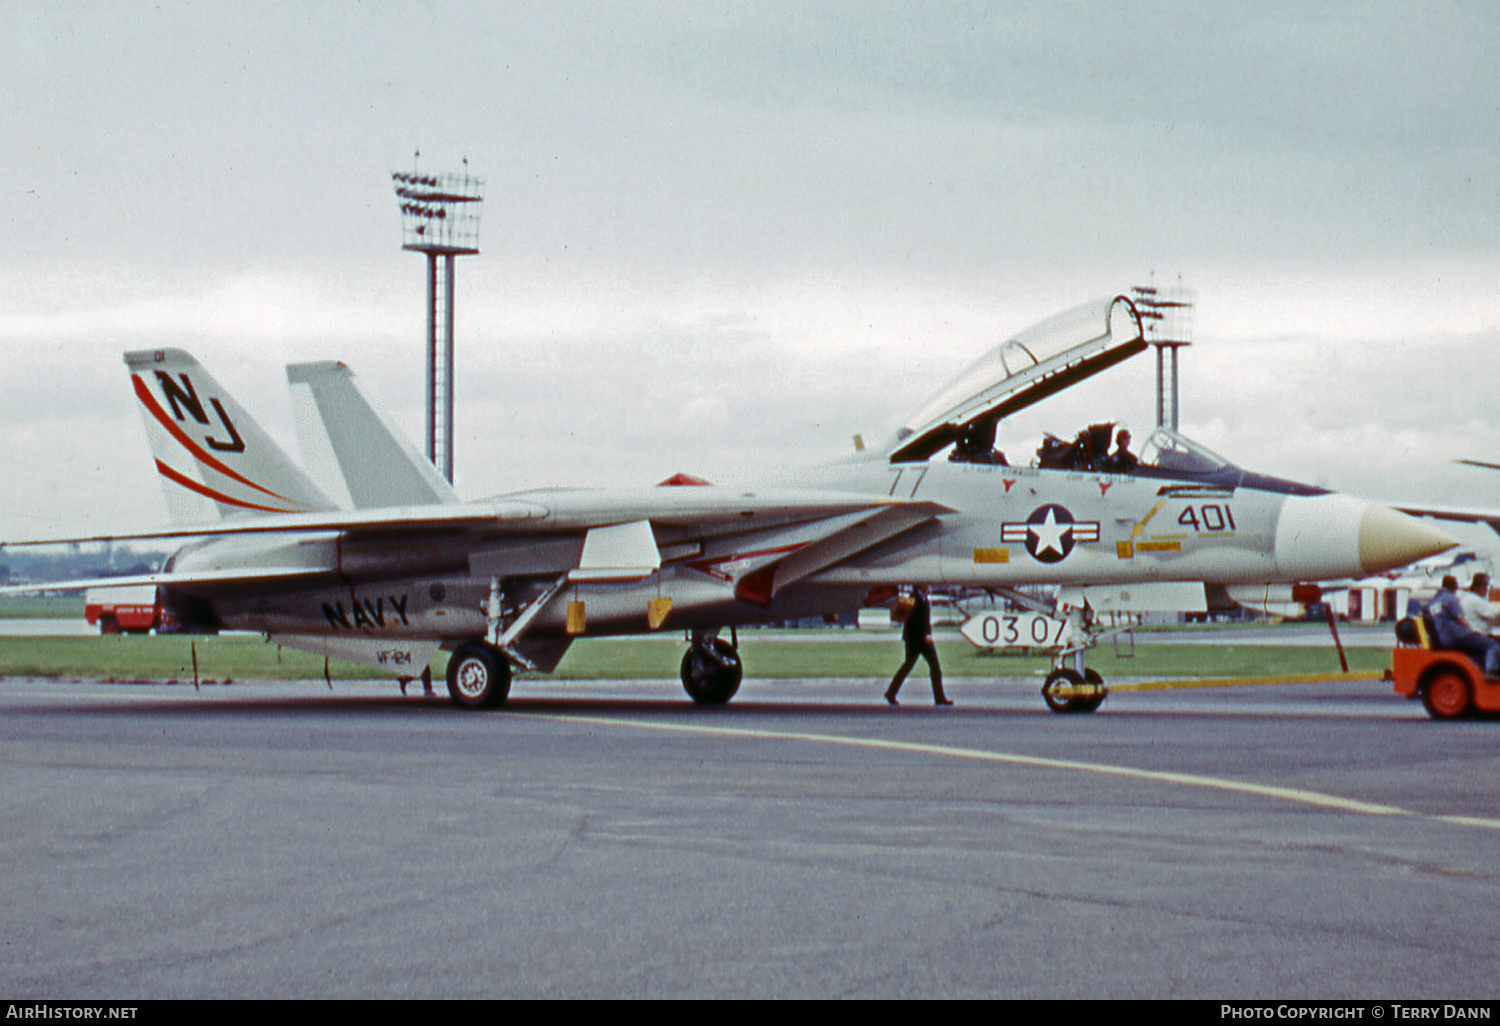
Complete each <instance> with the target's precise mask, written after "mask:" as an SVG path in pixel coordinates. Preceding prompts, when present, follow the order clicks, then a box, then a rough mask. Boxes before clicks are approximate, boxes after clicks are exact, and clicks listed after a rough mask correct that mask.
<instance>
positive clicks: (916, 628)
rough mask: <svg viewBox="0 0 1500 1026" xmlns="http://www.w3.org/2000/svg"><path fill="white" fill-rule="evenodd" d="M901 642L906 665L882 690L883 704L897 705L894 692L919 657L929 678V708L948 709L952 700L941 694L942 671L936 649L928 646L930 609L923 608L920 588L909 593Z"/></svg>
mask: <svg viewBox="0 0 1500 1026" xmlns="http://www.w3.org/2000/svg"><path fill="white" fill-rule="evenodd" d="M901 640H902V641H903V642H905V643H906V662H904V663H902V664H901V669H899V670H897V671H896V676H895V677H893V678H892V679H891V686H890V687H888V688H886V689H885V700H886V701H887V702H889V703H891V705H896V704H897V702H896V692H898V691H900V690H901V682H902V681H904V680H906V675H907V674H908V673H910V672H911V668H912V667H913V666H915V665H917V657H918V656H921V657H922V658H923V659H925V660H927V669H928V671H929V672H930V673H931V674H932V702H933V704H934V705H952V704H953V702H952V700H951V699H949V698H948V696H947V695H945V694H943V668H942V667H941V666H939V665H938V655H937V646H936V645H934V644H933V643H932V607H931V606H929V605H928V604H927V596H926V595H924V594H922V589H921V588H913V589H912V607H911V612H909V613H907V614H906V624H905V626H903V627H902V628H901Z"/></svg>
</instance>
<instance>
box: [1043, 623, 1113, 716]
mask: <svg viewBox="0 0 1500 1026" xmlns="http://www.w3.org/2000/svg"><path fill="white" fill-rule="evenodd" d="M1063 635H1064V638H1065V639H1066V640H1065V641H1064V645H1063V649H1062V651H1060V652H1058V653H1057V657H1056V660H1055V663H1054V668H1053V670H1052V672H1051V673H1049V674H1047V679H1046V681H1045V682H1044V683H1043V684H1042V701H1044V702H1046V703H1047V708H1048V709H1051V710H1052V711H1053V712H1055V713H1091V712H1093V711H1094V710H1095V709H1097V708H1099V706H1100V705H1101V704H1103V702H1104V699H1105V697H1106V696H1107V695H1108V694H1109V689H1108V688H1107V687H1105V686H1104V678H1103V677H1101V676H1099V672H1098V671H1097V670H1090V669H1088V668H1087V667H1086V666H1084V664H1083V653H1084V652H1085V651H1086V650H1087V649H1088V646H1089V636H1088V632H1087V630H1086V629H1085V628H1084V623H1083V610H1081V609H1072V610H1069V611H1068V626H1067V629H1066V630H1065V631H1064V632H1063ZM1070 656H1071V657H1072V658H1071V662H1072V664H1073V665H1072V666H1071V667H1065V666H1063V662H1064V661H1065V660H1068V659H1069V657H1070Z"/></svg>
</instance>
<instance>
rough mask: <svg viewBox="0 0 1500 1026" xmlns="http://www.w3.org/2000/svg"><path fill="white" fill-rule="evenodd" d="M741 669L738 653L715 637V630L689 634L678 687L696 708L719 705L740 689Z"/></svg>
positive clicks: (717, 631)
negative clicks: (680, 682)
mask: <svg viewBox="0 0 1500 1026" xmlns="http://www.w3.org/2000/svg"><path fill="white" fill-rule="evenodd" d="M744 672H745V668H744V666H743V665H742V664H741V663H740V654H739V651H738V650H737V649H736V648H735V646H734V645H732V644H730V643H729V642H727V641H725V640H724V639H723V638H721V637H719V630H718V628H714V629H713V630H703V629H702V628H699V629H696V630H694V631H693V641H692V644H691V645H689V646H688V650H687V652H685V653H684V654H683V656H682V686H683V689H684V690H686V691H687V693H688V697H689V698H691V699H692V700H693V701H695V702H697V703H699V704H700V705H719V704H721V703H724V702H727V701H729V700H730V699H731V698H733V697H734V693H735V692H736V691H738V690H739V689H740V678H741V677H742V676H744Z"/></svg>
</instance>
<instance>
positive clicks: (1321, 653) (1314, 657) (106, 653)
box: [0, 632, 1390, 681]
mask: <svg viewBox="0 0 1500 1026" xmlns="http://www.w3.org/2000/svg"><path fill="white" fill-rule="evenodd" d="M194 647H196V650H197V657H198V675H199V677H200V678H201V679H202V680H225V679H229V680H235V679H292V680H297V679H306V678H316V677H321V676H322V675H323V660H322V658H321V657H319V656H313V655H309V654H307V653H304V652H299V651H296V650H295V649H290V648H283V647H281V646H279V645H276V644H274V643H267V642H265V641H263V640H261V639H260V638H258V637H254V636H249V635H229V636H212V635H203V636H196V637H189V636H184V635H168V636H163V637H136V636H117V637H93V636H80V637H0V675H3V676H16V677H77V678H87V679H96V680H179V681H184V680H185V681H190V680H192V676H193V649H194ZM684 650H685V646H684V643H683V640H682V637H681V635H662V636H658V637H649V638H628V639H627V638H585V639H581V640H579V641H577V642H575V643H574V645H573V647H572V648H571V649H569V651H568V654H567V656H566V657H565V658H564V659H563V661H562V664H561V665H560V666H559V667H558V668H557V670H556V672H555V673H554V674H553V676H556V677H562V678H571V679H575V680H639V679H643V678H674V679H675V678H676V677H677V675H678V668H679V664H680V663H681V661H682V655H683V652H684ZM938 653H939V658H940V659H941V661H942V665H943V672H944V674H946V675H948V676H950V677H980V678H983V677H995V678H1000V677H1029V676H1033V675H1035V674H1037V673H1039V672H1044V671H1045V670H1046V669H1047V667H1048V665H1049V664H1048V660H1047V657H1046V656H1045V655H1039V654H1033V655H991V654H989V653H986V652H982V651H980V650H978V649H975V648H973V647H972V646H970V645H969V644H967V643H966V642H961V641H955V642H943V643H939V645H938ZM740 654H741V657H742V659H743V660H744V663H745V674H746V677H747V678H750V679H754V678H761V679H778V678H792V677H815V678H816V677H830V678H841V677H844V678H848V677H856V678H866V677H888V676H890V675H891V674H892V673H894V672H895V669H896V667H897V666H898V665H899V664H900V662H901V658H902V648H901V643H900V641H899V640H896V639H888V638H881V639H869V640H866V639H863V638H858V639H855V640H847V641H846V640H833V639H830V640H828V641H826V642H819V641H793V640H787V639H786V638H785V637H778V636H777V635H775V634H766V635H755V634H750V633H749V632H746V633H743V634H741V635H740ZM1348 655H1349V663H1350V670H1351V671H1353V672H1355V673H1358V674H1363V675H1365V676H1368V675H1370V674H1372V673H1373V674H1376V675H1378V674H1380V673H1381V672H1382V671H1384V670H1385V668H1386V667H1387V666H1389V665H1390V653H1389V652H1387V651H1385V650H1383V649H1351V650H1349V652H1348ZM1088 662H1089V665H1090V666H1091V667H1093V668H1094V669H1096V670H1098V671H1099V673H1100V674H1101V675H1102V676H1103V677H1104V679H1105V680H1106V681H1107V680H1110V679H1112V678H1116V677H1204V678H1238V677H1265V676H1275V675H1295V674H1319V675H1321V674H1329V673H1337V672H1338V657H1337V655H1336V654H1335V653H1334V652H1333V650H1332V648H1331V647H1330V648H1328V649H1319V648H1307V647H1301V646H1287V647H1275V646H1269V645H1221V646H1204V645H1172V644H1167V643H1163V644H1153V645H1143V646H1139V647H1138V648H1137V649H1136V655H1135V656H1134V657H1133V658H1131V657H1128V656H1126V657H1121V656H1116V655H1115V653H1114V651H1113V650H1112V647H1111V646H1109V645H1101V646H1100V647H1098V648H1096V649H1094V650H1093V651H1091V652H1090V653H1089V656H1088ZM446 665H447V656H446V655H445V654H443V653H439V654H438V656H437V657H436V658H435V659H434V660H433V675H434V677H436V678H439V679H441V677H442V673H443V670H444V668H445V667H446ZM914 673H915V675H916V676H917V677H918V678H919V679H920V678H924V677H925V676H926V669H925V667H924V666H923V664H921V663H918V665H917V668H916V670H915V671H914ZM329 674H330V676H332V677H335V678H337V679H341V680H351V679H357V680H364V679H370V678H379V677H381V676H382V674H380V673H378V672H377V671H375V670H370V669H367V668H365V667H362V666H357V665H355V664H352V663H344V662H340V661H338V660H331V661H330V662H329Z"/></svg>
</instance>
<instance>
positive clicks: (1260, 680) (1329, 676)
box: [1109, 670, 1380, 691]
mask: <svg viewBox="0 0 1500 1026" xmlns="http://www.w3.org/2000/svg"><path fill="white" fill-rule="evenodd" d="M1379 679H1380V674H1379V673H1378V672H1376V671H1374V670H1369V671H1366V672H1364V673H1283V674H1278V675H1276V676H1270V677H1179V678H1176V679H1174V680H1148V681H1142V682H1140V683H1138V684H1111V685H1109V690H1110V691H1184V690H1187V689H1190V688H1238V687H1254V686H1256V685H1258V684H1323V683H1328V682H1333V681H1345V680H1379Z"/></svg>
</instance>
